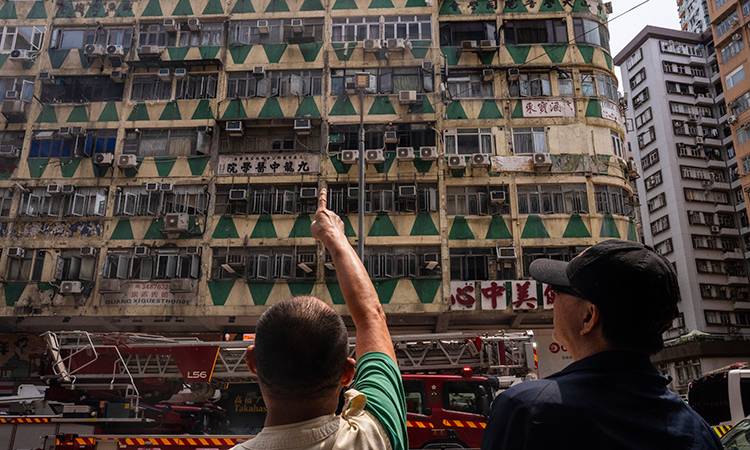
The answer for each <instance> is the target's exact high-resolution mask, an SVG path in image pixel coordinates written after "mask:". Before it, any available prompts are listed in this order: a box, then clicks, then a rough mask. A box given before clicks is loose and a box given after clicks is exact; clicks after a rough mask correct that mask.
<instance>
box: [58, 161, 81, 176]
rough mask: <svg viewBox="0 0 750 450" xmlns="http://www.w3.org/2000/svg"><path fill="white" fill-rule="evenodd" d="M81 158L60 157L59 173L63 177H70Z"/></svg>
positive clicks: (74, 172)
mask: <svg viewBox="0 0 750 450" xmlns="http://www.w3.org/2000/svg"><path fill="white" fill-rule="evenodd" d="M79 164H81V158H60V173H61V174H62V176H63V177H64V178H70V177H72V176H73V175H75V174H76V170H78V165H79Z"/></svg>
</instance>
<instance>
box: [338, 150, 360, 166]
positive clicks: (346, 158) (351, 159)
mask: <svg viewBox="0 0 750 450" xmlns="http://www.w3.org/2000/svg"><path fill="white" fill-rule="evenodd" d="M339 159H340V160H341V162H343V163H347V164H353V163H355V162H357V161H358V160H359V150H344V151H342V152H341V155H340V157H339Z"/></svg>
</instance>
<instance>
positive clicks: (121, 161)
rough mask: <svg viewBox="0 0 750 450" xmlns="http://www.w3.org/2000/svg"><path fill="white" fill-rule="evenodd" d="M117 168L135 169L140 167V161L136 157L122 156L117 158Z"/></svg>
mask: <svg viewBox="0 0 750 450" xmlns="http://www.w3.org/2000/svg"><path fill="white" fill-rule="evenodd" d="M117 167H119V168H120V169H135V168H136V167H138V159H137V158H136V157H135V155H120V156H118V157H117Z"/></svg>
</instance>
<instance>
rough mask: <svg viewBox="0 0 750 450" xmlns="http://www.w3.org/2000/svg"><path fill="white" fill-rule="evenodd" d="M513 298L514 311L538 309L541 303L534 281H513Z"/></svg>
mask: <svg viewBox="0 0 750 450" xmlns="http://www.w3.org/2000/svg"><path fill="white" fill-rule="evenodd" d="M511 286H512V289H513V296H512V297H511V307H512V308H513V309H536V308H537V306H538V303H539V300H538V294H537V291H536V281H534V280H514V281H511Z"/></svg>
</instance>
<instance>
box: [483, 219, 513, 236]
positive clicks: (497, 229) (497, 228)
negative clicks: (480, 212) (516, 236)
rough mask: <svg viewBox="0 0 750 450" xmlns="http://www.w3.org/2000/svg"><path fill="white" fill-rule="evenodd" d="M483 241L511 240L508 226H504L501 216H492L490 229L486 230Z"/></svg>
mask: <svg viewBox="0 0 750 450" xmlns="http://www.w3.org/2000/svg"><path fill="white" fill-rule="evenodd" d="M484 238H485V239H512V238H513V236H511V234H510V230H509V229H508V225H506V223H505V220H504V219H503V216H492V220H490V227H489V228H488V229H487V235H486V236H485V237H484Z"/></svg>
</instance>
